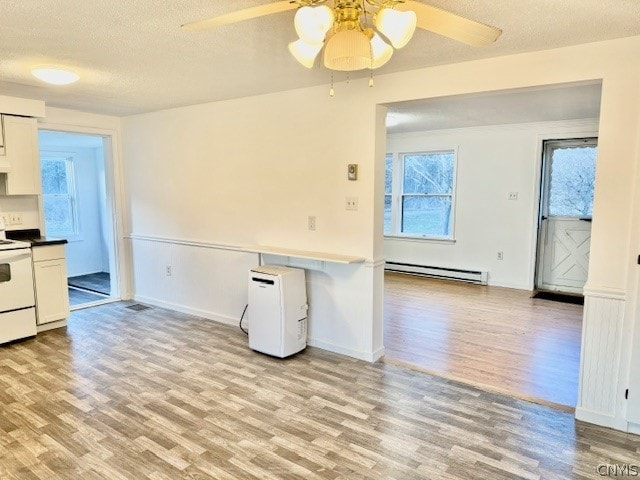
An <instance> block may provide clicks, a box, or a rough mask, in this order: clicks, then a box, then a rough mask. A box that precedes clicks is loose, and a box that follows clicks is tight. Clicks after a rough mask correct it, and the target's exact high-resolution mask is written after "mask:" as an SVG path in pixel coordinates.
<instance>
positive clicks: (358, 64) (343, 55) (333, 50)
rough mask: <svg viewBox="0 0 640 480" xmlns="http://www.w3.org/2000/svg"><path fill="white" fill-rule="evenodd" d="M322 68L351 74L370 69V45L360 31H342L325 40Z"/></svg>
mask: <svg viewBox="0 0 640 480" xmlns="http://www.w3.org/2000/svg"><path fill="white" fill-rule="evenodd" d="M324 66H325V67H327V68H328V69H329V70H339V71H342V72H353V71H355V70H364V69H365V68H371V43H370V41H369V37H367V36H366V35H365V34H364V33H363V32H362V31H360V30H342V31H340V32H337V33H336V34H335V35H334V36H333V37H331V38H330V39H329V40H327V44H326V46H325V48H324Z"/></svg>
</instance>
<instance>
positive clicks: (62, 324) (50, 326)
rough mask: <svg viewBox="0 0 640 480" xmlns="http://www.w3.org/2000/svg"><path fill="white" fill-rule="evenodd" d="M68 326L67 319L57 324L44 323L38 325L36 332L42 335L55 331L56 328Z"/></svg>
mask: <svg viewBox="0 0 640 480" xmlns="http://www.w3.org/2000/svg"><path fill="white" fill-rule="evenodd" d="M66 326H67V319H66V318H65V319H64V320H58V321H57V322H51V323H44V324H42V325H38V326H37V327H36V330H37V331H38V333H42V332H46V331H48V330H54V329H56V328H62V327H66Z"/></svg>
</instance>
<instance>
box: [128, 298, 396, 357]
mask: <svg viewBox="0 0 640 480" xmlns="http://www.w3.org/2000/svg"><path fill="white" fill-rule="evenodd" d="M133 300H135V301H136V302H140V303H144V304H147V305H153V306H154V307H160V308H166V309H168V310H174V311H176V312H180V313H186V314H187V315H194V316H196V317H202V318H205V319H207V320H213V321H214V322H218V323H222V324H224V325H230V326H233V327H237V326H238V322H239V321H240V320H239V319H238V318H234V317H229V316H227V315H220V314H219V313H214V312H209V311H207V310H201V309H198V308H191V307H187V306H185V305H180V304H177V303H171V302H166V301H164V300H159V299H157V298H153V297H145V296H143V295H134V297H133ZM307 345H309V346H311V347H316V348H321V349H323V350H327V351H329V352H333V353H339V354H340V355H346V356H347V357H352V358H357V359H358V360H364V361H365V362H375V361H377V360H379V359H380V358H382V356H383V355H384V347H381V348H379V349H377V350H375V351H373V352H363V351H360V350H353V349H350V348H346V347H341V346H340V345H335V344H333V343H330V342H325V341H322V340H316V339H313V338H310V339H309V340H308V341H307Z"/></svg>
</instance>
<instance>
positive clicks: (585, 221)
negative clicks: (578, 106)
mask: <svg viewBox="0 0 640 480" xmlns="http://www.w3.org/2000/svg"><path fill="white" fill-rule="evenodd" d="M596 153H597V140H596V139H595V138H587V139H575V140H552V141H547V142H545V144H544V158H543V178H542V195H541V208H540V211H541V217H540V234H539V236H538V270H537V275H536V288H538V289H541V290H552V291H558V292H566V293H576V294H581V293H582V290H583V287H584V284H585V283H586V281H587V276H588V273H589V252H590V249H591V214H592V210H593V188H594V184H595V166H596Z"/></svg>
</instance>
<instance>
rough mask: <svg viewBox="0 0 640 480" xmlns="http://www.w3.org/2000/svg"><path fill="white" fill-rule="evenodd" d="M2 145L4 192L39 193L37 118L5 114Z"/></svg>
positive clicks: (2, 190)
mask: <svg viewBox="0 0 640 480" xmlns="http://www.w3.org/2000/svg"><path fill="white" fill-rule="evenodd" d="M2 125H3V126H4V135H3V142H2V143H3V147H4V149H3V150H2V149H0V172H4V173H3V174H2V175H0V176H1V177H2V181H1V183H2V188H1V189H0V191H1V192H2V193H4V194H5V195H40V193H41V192H42V186H41V183H40V161H39V151H38V122H37V120H36V119H35V118H30V117H16V116H13V115H2Z"/></svg>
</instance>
